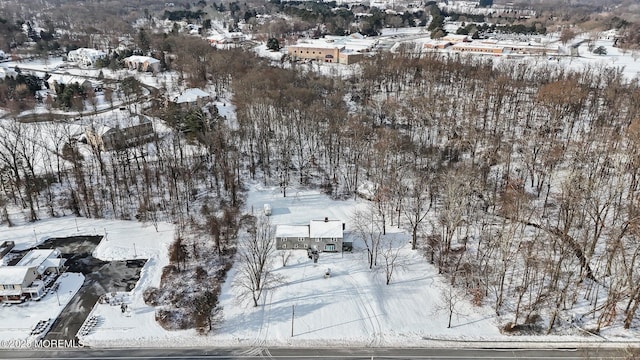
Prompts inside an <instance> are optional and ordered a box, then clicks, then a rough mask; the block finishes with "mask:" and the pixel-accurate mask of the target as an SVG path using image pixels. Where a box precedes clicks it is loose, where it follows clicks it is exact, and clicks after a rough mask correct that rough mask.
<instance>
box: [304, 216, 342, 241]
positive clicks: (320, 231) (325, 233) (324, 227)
mask: <svg viewBox="0 0 640 360" xmlns="http://www.w3.org/2000/svg"><path fill="white" fill-rule="evenodd" d="M342 236H343V230H342V221H340V220H326V219H325V220H311V223H310V225H309V237H310V238H338V239H342Z"/></svg>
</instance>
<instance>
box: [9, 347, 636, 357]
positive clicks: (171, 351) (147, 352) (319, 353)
mask: <svg viewBox="0 0 640 360" xmlns="http://www.w3.org/2000/svg"><path fill="white" fill-rule="evenodd" d="M0 358H3V359H27V358H30V359H32V358H41V359H58V360H61V359H90V358H91V359H94V358H100V359H369V360H371V359H566V360H569V359H633V358H634V357H633V354H632V353H631V351H629V350H626V349H621V348H593V349H591V348H583V349H575V348H566V349H562V348H559V349H489V348H466V349H456V348H247V349H243V348H155V349H146V348H131V349H88V348H78V349H70V350H58V349H53V348H50V349H39V350H32V351H26V350H22V351H17V350H16V351H12V350H2V351H0Z"/></svg>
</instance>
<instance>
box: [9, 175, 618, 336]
mask: <svg viewBox="0 0 640 360" xmlns="http://www.w3.org/2000/svg"><path fill="white" fill-rule="evenodd" d="M265 203H268V204H270V205H271V208H272V216H271V217H270V219H271V221H272V223H273V224H308V222H309V220H311V219H323V218H324V217H329V218H330V219H339V220H343V221H345V222H346V227H347V229H346V230H347V232H349V230H350V229H351V225H350V223H351V220H350V218H351V214H352V213H353V211H354V210H355V209H358V208H362V207H364V206H366V201H365V200H361V199H359V200H356V201H354V200H346V201H334V200H331V199H329V198H328V197H327V196H326V195H324V194H322V193H320V192H318V191H317V190H306V189H299V190H296V189H290V191H289V192H288V196H287V197H286V198H284V197H283V196H282V194H281V192H280V191H279V188H277V187H275V188H272V187H264V186H262V185H260V184H253V185H251V190H250V192H249V197H248V199H247V211H251V210H252V209H253V211H254V212H255V214H256V215H260V214H261V212H262V209H263V205H264V204H265ZM79 234H83V235H105V237H104V238H103V240H102V241H101V243H100V244H99V245H98V247H96V249H95V251H94V256H95V257H97V258H100V259H103V260H123V259H134V258H148V259H149V261H147V263H146V264H145V266H144V267H143V269H142V271H141V274H140V280H139V281H138V283H137V285H136V287H135V288H134V289H133V290H132V291H131V292H127V293H117V294H116V295H115V297H113V296H109V297H110V298H111V299H110V301H109V302H103V303H98V304H96V306H95V307H94V309H93V310H92V312H91V314H90V316H89V317H93V316H95V317H96V318H97V319H99V320H98V322H97V325H95V326H94V327H92V328H91V330H90V331H89V333H88V334H86V335H81V336H80V339H81V342H82V343H83V344H85V345H90V346H94V347H111V346H166V347H174V346H175V347H177V346H202V345H206V346H289V345H292V346H328V345H331V346H340V345H343V346H430V345H434V344H440V345H441V344H442V343H439V341H442V340H446V341H456V343H457V344H458V345H460V344H462V345H464V344H471V343H472V342H474V341H494V342H499V343H503V344H513V342H528V344H534V343H538V344H539V345H542V346H544V344H549V342H553V341H567V342H572V341H574V342H581V343H584V342H586V343H588V342H589V341H592V343H593V344H597V343H601V341H602V339H601V338H595V337H586V336H585V337H582V336H564V337H563V336H552V337H545V336H540V337H532V336H524V337H516V336H508V335H502V334H500V332H499V330H498V327H497V325H498V323H499V320H498V319H496V318H495V315H494V313H493V311H492V310H491V309H489V308H486V307H476V306H474V305H472V304H470V303H469V302H468V301H467V300H463V301H460V302H459V303H457V305H456V307H455V313H456V314H454V316H453V319H452V326H451V328H447V321H448V315H449V312H448V310H445V309H444V305H446V301H444V299H443V296H442V293H443V291H442V289H443V288H445V289H446V288H447V287H446V284H445V283H443V278H441V277H440V276H439V275H438V274H437V270H436V269H435V268H434V267H433V266H431V265H430V264H428V262H427V261H426V260H425V258H424V257H423V255H421V254H420V253H419V252H416V251H412V250H411V249H410V244H409V236H408V235H407V234H406V233H405V232H402V231H400V230H398V229H389V232H388V234H389V235H387V236H389V237H390V238H392V239H393V240H394V244H395V245H396V246H399V247H401V249H400V260H399V261H400V262H401V263H402V269H400V270H398V272H397V273H396V275H395V276H394V278H393V280H392V283H391V284H390V285H388V286H387V285H385V281H384V272H381V271H380V270H378V271H375V270H374V271H372V270H369V268H368V265H367V260H366V254H365V252H364V250H363V249H362V245H360V246H358V244H357V243H355V244H354V245H355V248H354V251H353V252H352V253H345V254H344V255H343V254H341V253H336V254H328V253H322V254H321V256H320V259H319V262H318V264H314V263H313V262H312V261H311V260H309V259H308V258H307V257H306V252H304V251H299V252H295V251H294V252H293V255H292V257H291V259H289V262H288V264H287V266H285V267H283V266H282V262H281V260H280V256H279V253H278V254H276V256H275V257H274V259H273V260H274V265H275V270H274V271H275V273H276V274H278V275H280V276H281V278H282V279H283V281H282V283H281V284H280V285H279V286H277V287H276V288H274V289H271V290H269V291H267V292H266V293H265V294H264V295H263V298H262V299H261V305H260V306H258V307H256V308H254V307H252V306H251V304H249V303H248V302H241V301H238V298H237V289H236V288H235V287H233V286H232V284H233V281H234V279H235V277H236V274H237V267H236V266H234V267H233V268H232V269H231V271H230V272H229V274H228V277H227V281H226V282H225V284H224V285H223V288H222V292H221V295H220V305H221V306H222V307H223V320H222V322H221V323H220V324H218V325H217V326H216V329H215V330H214V331H213V332H211V333H210V334H209V335H208V336H201V335H198V334H196V332H195V330H184V331H167V330H164V329H163V328H162V327H160V325H158V324H157V323H156V322H155V310H154V308H153V307H151V306H148V305H146V304H145V303H144V301H143V298H142V294H143V292H144V290H145V289H146V288H148V287H150V286H158V285H159V283H160V276H161V274H162V267H163V266H165V265H166V264H168V258H167V256H168V255H167V247H168V245H169V244H170V243H171V241H172V240H173V226H172V225H171V224H165V223H158V228H157V231H156V228H155V227H154V226H153V225H152V224H144V223H139V222H132V221H113V220H92V219H84V218H73V217H63V218H56V219H49V220H42V221H39V222H37V223H35V224H28V225H22V226H16V227H12V228H6V227H3V228H0V235H1V236H3V238H5V239H7V240H14V241H16V245H17V247H18V248H19V249H26V248H29V247H32V246H34V245H36V244H38V243H41V242H43V241H44V240H46V239H47V238H49V237H64V236H73V235H79ZM327 268H330V269H331V277H329V278H325V277H324V274H325V271H326V269H327ZM65 279H68V280H65ZM72 279H75V280H72ZM61 280H62V282H63V283H62V284H61V285H60V286H61V289H62V290H60V292H59V296H60V300H61V303H62V302H65V303H66V302H67V301H68V299H69V298H68V296H69V295H68V290H67V289H71V290H74V291H77V288H78V287H79V286H80V284H81V283H82V279H81V278H78V275H76V274H68V275H66V276H65V277H63V278H61ZM65 281H66V282H65ZM54 304H55V305H56V306H53V305H54ZM121 304H127V306H128V309H127V311H125V312H122V309H121V307H120V306H119V305H121ZM14 309H19V311H20V312H17V311H15V310H14ZM61 309H62V307H60V308H59V307H58V306H57V302H56V298H55V296H51V295H49V296H47V297H46V298H44V299H43V300H41V301H40V302H31V303H28V305H24V306H22V307H16V306H12V307H0V319H3V320H4V319H8V320H9V321H3V322H1V323H2V325H0V339H11V338H14V337H12V336H16V335H17V336H20V338H22V337H24V336H27V334H28V332H29V331H30V329H31V327H32V326H33V325H34V324H35V323H37V322H38V320H41V319H46V318H55V317H56V316H57V314H58V313H59V310H61ZM56 311H57V312H56ZM294 312H295V315H294V319H293V337H292V336H291V322H292V321H291V320H292V315H293V313H294ZM25 319H29V321H25ZM16 324H18V325H16ZM627 335H629V334H627ZM615 339H616V340H620V341H623V340H624V338H622V337H617V338H615ZM505 346H508V345H505Z"/></svg>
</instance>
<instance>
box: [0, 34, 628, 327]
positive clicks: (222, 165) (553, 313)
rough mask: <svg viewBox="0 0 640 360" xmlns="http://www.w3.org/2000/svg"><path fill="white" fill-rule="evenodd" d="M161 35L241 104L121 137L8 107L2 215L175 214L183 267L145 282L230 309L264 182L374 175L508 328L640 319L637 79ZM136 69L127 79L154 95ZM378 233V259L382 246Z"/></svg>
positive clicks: (337, 190)
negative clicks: (135, 137) (228, 294)
mask: <svg viewBox="0 0 640 360" xmlns="http://www.w3.org/2000/svg"><path fill="white" fill-rule="evenodd" d="M176 36H177V35H176ZM176 39H180V41H176ZM163 42H164V43H163ZM163 44H164V45H163ZM148 46H149V48H150V49H151V48H153V49H162V46H166V50H167V51H171V52H172V53H174V54H176V60H175V61H174V65H173V66H174V67H173V69H174V70H176V71H178V72H179V73H180V74H181V75H182V76H183V77H184V79H185V82H186V83H187V84H189V85H191V86H202V85H204V84H211V85H212V86H213V87H215V89H216V92H217V93H218V94H221V95H228V96H231V98H232V99H233V100H232V101H233V104H234V105H235V106H236V108H237V121H230V119H224V118H222V117H220V116H219V115H218V113H217V110H216V109H215V107H205V108H203V109H198V110H195V111H180V110H179V109H175V108H171V107H164V108H162V107H154V108H152V109H147V110H145V113H146V114H147V115H152V116H156V117H159V118H161V119H163V120H164V121H165V122H166V123H167V125H169V127H170V129H171V130H169V131H168V132H166V133H163V134H159V136H158V137H157V138H156V139H154V141H152V142H151V143H147V144H139V145H136V146H133V147H131V148H126V149H120V150H117V151H110V152H104V151H102V150H101V149H99V148H98V147H95V146H94V147H92V146H91V145H90V144H83V143H81V142H78V141H77V138H78V136H77V135H78V134H77V133H76V132H75V130H74V128H73V127H72V126H71V125H69V124H59V123H39V124H25V123H21V122H17V121H14V120H13V119H3V121H2V123H1V124H0V132H2V136H0V184H1V186H2V188H1V191H2V195H3V196H2V198H1V199H0V200H1V201H0V207H1V208H0V210H1V211H0V218H1V220H2V221H3V222H4V223H5V224H6V223H8V224H10V222H11V219H10V216H9V211H8V209H7V207H18V208H21V209H25V210H24V214H25V218H26V219H27V220H29V221H36V220H38V218H39V217H41V216H44V214H46V216H59V215H64V214H69V213H73V214H76V215H80V216H86V217H96V218H99V217H109V218H118V219H137V220H139V221H145V222H149V223H157V221H170V222H173V223H175V224H176V226H177V234H176V242H175V243H174V244H173V246H172V248H171V249H170V260H171V262H172V265H170V266H169V267H167V268H166V269H165V272H164V274H163V286H162V288H161V289H151V290H150V291H149V292H148V293H147V294H146V299H147V301H148V302H149V303H152V304H157V305H158V306H159V311H158V319H159V320H161V321H162V322H163V324H165V325H166V326H167V327H169V328H187V327H198V328H201V329H203V328H207V326H209V327H210V326H211V325H212V322H213V321H214V320H215V319H214V317H212V316H210V314H212V313H213V314H215V313H216V311H213V312H212V309H213V310H215V309H216V299H217V291H218V290H216V289H219V284H220V282H221V280H222V279H223V278H224V276H225V271H226V269H228V268H229V264H230V261H231V260H230V259H231V258H232V256H233V254H234V251H235V238H236V235H237V232H238V231H239V229H240V228H242V227H243V226H244V227H251V226H252V225H251V224H252V220H251V219H249V218H247V217H243V216H242V210H241V209H242V205H243V197H244V195H243V194H244V192H245V187H246V183H247V181H248V180H252V181H254V180H255V181H260V182H263V183H265V184H267V185H276V186H279V187H280V188H281V191H282V195H283V196H289V194H290V191H291V188H293V187H299V186H309V187H320V188H322V189H323V190H324V191H325V192H326V193H327V194H328V195H330V196H332V197H334V198H336V199H342V201H352V200H351V199H353V198H355V197H356V196H358V195H357V189H358V187H359V186H361V185H363V184H372V185H373V187H374V189H375V192H374V195H373V196H372V197H371V198H370V199H369V200H370V201H371V204H372V206H371V208H370V210H369V211H370V212H371V213H370V214H368V215H369V217H370V218H371V219H374V221H375V222H376V223H378V224H379V227H378V228H379V229H380V230H379V231H380V232H382V233H384V232H385V230H386V229H388V228H390V227H401V228H404V229H406V230H407V231H408V232H409V233H411V237H412V245H413V248H414V249H415V251H420V252H422V253H424V257H425V261H428V262H431V263H432V264H433V265H434V266H436V267H437V268H438V269H439V271H440V273H442V274H443V275H444V276H446V277H447V279H449V281H450V283H451V284H452V285H454V286H457V287H459V288H460V289H464V290H465V291H466V293H467V294H468V296H469V297H470V298H471V299H473V301H474V302H475V303H476V304H478V305H480V304H484V305H489V306H491V307H493V308H494V309H495V312H496V313H497V314H499V315H500V316H501V317H500V319H502V320H503V325H504V329H505V331H519V330H527V331H535V332H542V333H544V332H547V333H549V332H553V331H555V330H556V329H557V328H564V326H563V325H564V324H566V322H567V321H568V320H567V319H571V321H572V322H573V324H575V325H578V326H581V327H584V328H585V329H586V330H588V331H592V332H594V333H597V332H598V331H599V330H600V329H601V328H603V327H606V326H611V325H621V326H624V327H625V328H631V327H634V328H637V327H638V325H639V323H638V308H639V307H640V270H639V269H640V267H638V264H637V261H638V255H639V254H640V242H639V241H638V236H640V221H639V220H638V219H640V211H639V208H638V195H639V191H640V189H639V187H640V171H639V169H640V122H639V121H640V102H639V101H638V99H639V98H640V87H639V84H638V80H637V79H634V80H629V79H626V78H624V77H623V75H622V73H621V72H620V71H618V70H614V69H606V68H590V69H587V70H585V71H582V72H574V71H568V70H566V69H562V68H560V67H558V66H556V65H555V64H549V65H543V64H536V63H533V62H531V63H528V62H519V61H517V60H508V61H504V60H495V59H490V58H475V57H464V56H447V55H442V54H413V53H410V52H405V51H402V49H401V51H399V52H398V53H383V54H378V55H376V56H375V57H372V58H370V59H368V60H366V61H365V62H363V63H361V64H359V65H358V67H354V68H353V72H349V73H348V74H342V75H340V76H338V75H322V74H321V73H320V72H319V71H316V70H317V68H316V67H315V66H314V65H311V66H307V65H297V64H284V63H276V64H271V63H269V62H268V61H267V60H263V59H258V58H256V57H255V56H254V55H253V54H252V53H251V52H244V51H242V50H239V49H236V50H229V51H226V50H225V51H222V50H216V49H213V48H211V47H209V46H208V45H206V43H204V42H203V41H201V40H199V39H195V38H189V39H182V38H174V39H171V37H168V38H167V37H160V38H158V39H155V38H154V39H152V41H151V42H150V43H149V44H148ZM162 51H164V49H163V50H162ZM130 85H131V86H126V87H124V89H128V90H126V93H125V94H124V96H126V98H127V99H136V98H142V97H143V95H144V90H143V88H142V87H140V86H135V85H136V84H135V82H133V81H132V84H130ZM20 88H21V89H22V90H23V91H26V90H25V86H21V87H20ZM47 138H50V140H47ZM50 144H53V145H50ZM41 164H44V171H41V170H40V167H41ZM366 246H368V247H369V249H368V250H369V252H370V254H372V257H371V258H370V261H371V262H372V263H375V262H377V261H378V260H377V255H376V254H377V251H378V250H377V249H376V247H377V246H378V244H376V243H375V242H371V243H367V244H366ZM205 269H207V270H205ZM184 278H189V279H191V282H190V283H188V284H186V283H184V282H181V281H177V280H176V279H184ZM179 283H182V284H183V286H184V287H182V288H181V287H178V286H177V285H176V284H179ZM194 285H195V286H194ZM187 288H190V289H191V290H190V291H191V292H190V293H185V291H186V290H185V289H187ZM211 289H213V290H211ZM574 315H575V316H574Z"/></svg>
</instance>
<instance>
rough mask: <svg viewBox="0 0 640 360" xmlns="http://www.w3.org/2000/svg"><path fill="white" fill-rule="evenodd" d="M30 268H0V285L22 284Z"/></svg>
mask: <svg viewBox="0 0 640 360" xmlns="http://www.w3.org/2000/svg"><path fill="white" fill-rule="evenodd" d="M32 268H33V267H30V266H0V284H3V285H17V284H22V282H23V281H24V278H25V277H26V276H27V273H28V272H29V270H31V269H32Z"/></svg>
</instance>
